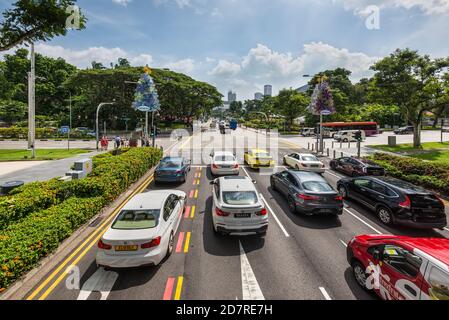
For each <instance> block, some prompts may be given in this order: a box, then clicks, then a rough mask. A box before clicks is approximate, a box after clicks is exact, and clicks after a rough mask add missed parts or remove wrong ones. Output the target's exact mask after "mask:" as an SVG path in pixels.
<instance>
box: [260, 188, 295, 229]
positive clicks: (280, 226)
mask: <svg viewBox="0 0 449 320" xmlns="http://www.w3.org/2000/svg"><path fill="white" fill-rule="evenodd" d="M260 197H261V198H262V201H263V202H264V203H265V205H266V206H267V208H268V210H270V213H271V215H272V216H273V217H274V219H275V220H276V222H277V224H278V225H279V228H281V230H282V232H283V233H284V235H285V236H286V237H287V238H289V237H290V235H289V234H288V232H287V230H285V228H284V226H283V225H282V223H281V221H280V220H279V218H278V217H277V215H276V214H275V213H274V211H273V209H271V207H270V205H269V204H268V202H267V200H265V197H264V196H263V195H262V194H261V195H260Z"/></svg>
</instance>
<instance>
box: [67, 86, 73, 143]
mask: <svg viewBox="0 0 449 320" xmlns="http://www.w3.org/2000/svg"><path fill="white" fill-rule="evenodd" d="M69 95H70V98H69V132H68V134H67V148H68V150H70V133H71V131H72V92H70V91H69Z"/></svg>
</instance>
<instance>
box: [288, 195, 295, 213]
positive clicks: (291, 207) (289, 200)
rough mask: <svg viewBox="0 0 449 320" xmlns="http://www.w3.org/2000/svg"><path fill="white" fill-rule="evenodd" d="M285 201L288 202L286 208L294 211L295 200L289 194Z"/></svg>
mask: <svg viewBox="0 0 449 320" xmlns="http://www.w3.org/2000/svg"><path fill="white" fill-rule="evenodd" d="M287 202H288V208H289V209H290V212H292V213H296V212H297V210H296V203H295V200H294V199H293V198H292V197H291V196H289V197H288V200H287Z"/></svg>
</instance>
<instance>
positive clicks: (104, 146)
mask: <svg viewBox="0 0 449 320" xmlns="http://www.w3.org/2000/svg"><path fill="white" fill-rule="evenodd" d="M100 143H101V150H102V151H107V150H108V144H109V141H108V139H107V138H106V137H105V136H103V137H102V138H101V141H100Z"/></svg>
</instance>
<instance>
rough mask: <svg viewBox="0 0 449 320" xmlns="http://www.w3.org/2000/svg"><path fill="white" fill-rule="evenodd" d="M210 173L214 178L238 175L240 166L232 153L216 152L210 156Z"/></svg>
mask: <svg viewBox="0 0 449 320" xmlns="http://www.w3.org/2000/svg"><path fill="white" fill-rule="evenodd" d="M210 156H211V158H212V163H211V165H210V169H211V172H212V174H213V175H214V176H221V175H239V173H240V165H239V163H238V161H237V158H236V157H235V155H234V154H233V153H232V152H228V151H217V152H215V153H212V154H211V155H210Z"/></svg>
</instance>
